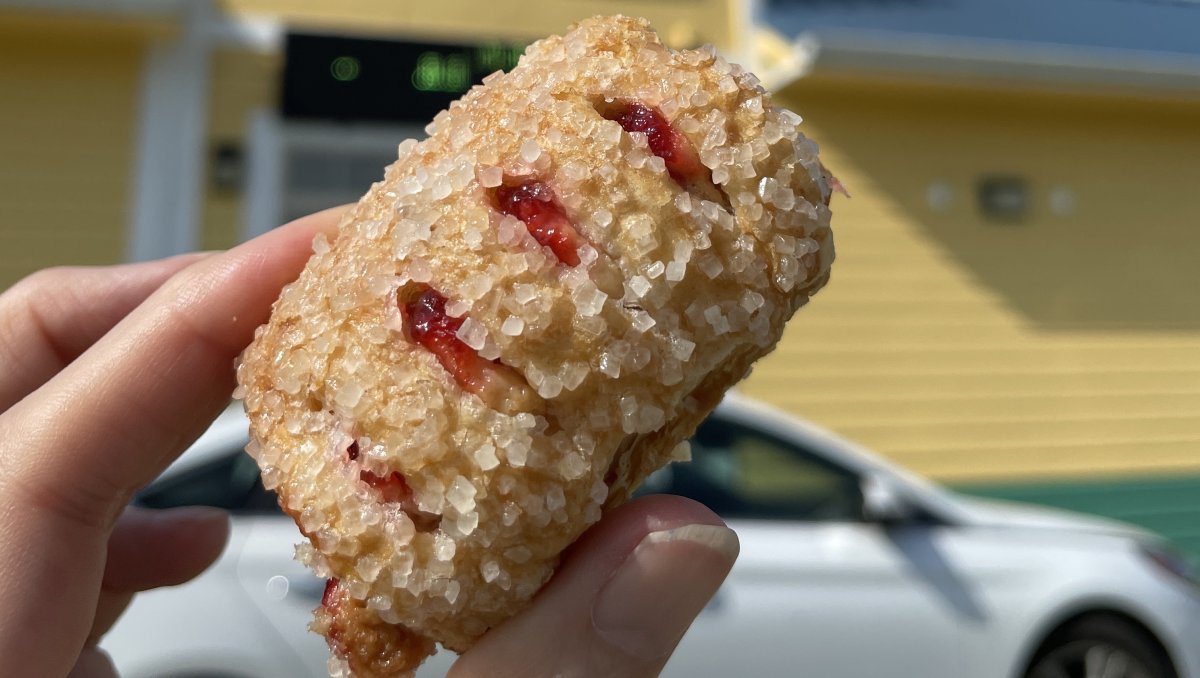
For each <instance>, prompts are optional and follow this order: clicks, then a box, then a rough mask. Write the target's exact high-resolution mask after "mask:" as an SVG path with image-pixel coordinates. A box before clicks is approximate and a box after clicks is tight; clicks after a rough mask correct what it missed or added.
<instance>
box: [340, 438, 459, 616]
mask: <svg viewBox="0 0 1200 678" xmlns="http://www.w3.org/2000/svg"><path fill="white" fill-rule="evenodd" d="M358 455H359V450H358V441H354V442H352V443H350V447H348V448H346V457H347V458H348V459H349V460H350V461H358ZM358 479H359V480H361V481H362V482H363V483H365V484H366V485H367V487H370V488H371V489H373V490H375V491H376V492H377V493H378V494H379V500H380V501H382V502H384V503H385V504H399V505H400V510H401V511H404V512H405V513H407V514H408V517H409V518H411V519H412V521H413V525H415V526H416V528H417V530H419V531H421V532H428V531H430V530H432V529H434V528H436V527H437V526H438V523H439V521H440V520H441V517H440V516H438V515H436V514H432V513H426V512H424V511H422V510H421V509H420V507H419V506H418V505H417V499H416V496H414V495H413V491H412V488H411V487H409V486H408V481H406V480H405V479H404V475H403V474H401V473H400V472H399V471H393V472H391V473H389V474H387V475H386V476H380V475H378V474H376V473H374V472H372V471H368V470H366V469H361V470H360V471H359V472H358ZM325 595H326V596H327V597H328V596H329V586H328V585H326V587H325Z"/></svg>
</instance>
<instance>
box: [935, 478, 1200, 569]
mask: <svg viewBox="0 0 1200 678" xmlns="http://www.w3.org/2000/svg"><path fill="white" fill-rule="evenodd" d="M956 489H959V490H960V491H963V492H966V493H968V494H974V495H977V496H982V497H990V498H994V499H1006V500H1010V501H1021V502H1030V503H1036V504H1045V505H1048V506H1055V507H1058V508H1063V509H1067V510H1071V511H1080V512H1084V513H1092V514H1096V515H1100V516H1106V517H1109V518H1113V519H1116V520H1122V521H1125V522H1129V523H1133V524H1135V525H1141V526H1142V527H1145V528H1146V529H1149V530H1152V531H1154V532H1156V533H1158V534H1161V535H1163V536H1165V537H1167V538H1169V539H1171V540H1172V541H1173V542H1174V543H1175V544H1176V545H1177V546H1179V547H1180V548H1182V549H1184V550H1185V551H1186V552H1188V554H1189V555H1190V556H1191V557H1192V559H1193V560H1194V561H1195V562H1197V563H1200V476H1195V475H1185V476H1183V477H1143V478H1126V479H1112V480H1104V481H1088V482H1075V483H1031V484H1016V483H1013V484H997V485H963V486H960V487H958V488H956Z"/></svg>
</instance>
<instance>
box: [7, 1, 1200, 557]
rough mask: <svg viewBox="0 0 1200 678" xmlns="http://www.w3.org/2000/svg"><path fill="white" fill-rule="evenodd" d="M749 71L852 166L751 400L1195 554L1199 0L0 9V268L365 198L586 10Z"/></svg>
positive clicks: (245, 227) (1199, 457)
mask: <svg viewBox="0 0 1200 678" xmlns="http://www.w3.org/2000/svg"><path fill="white" fill-rule="evenodd" d="M618 11H620V12H625V13H630V14H637V15H643V16H646V17H647V18H649V19H650V20H651V21H652V22H653V23H654V25H655V26H656V27H657V28H658V30H659V31H660V32H661V34H662V36H663V38H664V40H665V41H666V42H668V43H669V44H671V45H672V46H675V47H692V46H696V45H699V44H701V43H713V44H715V45H716V46H717V47H718V48H719V49H720V50H721V51H722V52H723V53H725V54H727V55H728V56H730V57H731V58H733V59H735V60H738V61H741V62H743V63H745V64H746V65H748V66H749V67H750V68H751V69H753V70H754V71H755V72H757V73H758V74H759V75H760V76H761V77H762V78H763V81H764V83H765V84H766V85H767V86H768V87H769V88H770V89H772V90H774V91H775V92H777V101H778V102H779V103H781V104H784V105H786V106H788V107H790V108H792V109H793V110H796V111H798V112H799V113H800V114H801V115H802V116H804V118H805V119H806V122H805V124H804V127H803V129H804V130H805V132H806V133H807V134H808V135H809V136H811V137H813V138H814V139H816V140H817V141H818V142H819V143H820V145H821V147H822V153H823V155H822V157H823V158H824V160H825V163H826V164H827V165H828V166H829V167H830V168H832V170H833V171H834V172H835V173H836V174H837V176H838V177H839V178H840V179H841V180H842V182H843V183H844V184H845V185H846V186H847V187H848V188H849V190H850V193H851V194H852V195H853V198H852V199H849V200H846V199H842V198H841V197H838V198H835V202H834V208H835V213H836V219H835V221H836V226H837V229H836V231H837V245H838V260H837V263H836V268H835V271H834V278H833V284H831V285H830V286H829V288H828V289H827V290H826V291H824V292H823V293H822V294H821V295H819V297H818V298H817V299H816V300H815V302H814V303H813V304H812V306H811V307H810V308H808V309H806V310H805V312H804V314H803V316H804V317H803V319H802V322H799V323H797V324H795V325H794V326H793V327H792V328H791V329H790V330H789V333H788V335H787V336H786V338H785V339H784V341H783V344H782V345H781V346H780V348H779V350H778V351H777V352H776V353H775V354H774V355H773V356H771V357H770V358H768V359H767V360H766V361H764V362H763V363H762V364H760V365H759V367H758V368H757V369H756V371H755V373H754V375H753V376H752V377H751V378H750V380H749V381H748V382H746V384H745V385H744V391H745V392H746V393H747V394H749V395H751V396H755V397H757V398H760V399H762V400H766V401H767V402H769V403H772V404H775V405H777V406H779V407H781V408H783V409H785V410H787V411H789V412H793V413H796V414H799V415H803V416H805V417H807V418H809V419H811V420H813V421H815V422H817V423H819V424H821V425H824V426H826V427H828V428H831V429H833V430H835V431H837V432H839V433H842V434H844V435H845V436H847V437H849V438H851V439H854V440H856V441H858V442H861V443H863V444H864V445H866V446H868V447H870V448H872V449H874V450H875V451H877V452H879V453H881V454H883V455H885V456H886V457H889V458H891V459H893V460H895V461H897V462H899V463H900V464H902V465H905V466H907V467H909V468H911V469H913V470H915V471H917V472H919V473H922V474H925V475H927V476H929V477H931V478H934V479H936V480H939V481H942V482H944V483H948V484H950V485H952V486H956V487H959V488H965V489H968V490H970V491H973V492H977V493H981V494H985V495H991V496H995V497H1007V498H1019V499H1023V500H1034V501H1038V502H1043V503H1049V504H1057V505H1060V506H1064V507H1069V508H1075V509H1083V510H1086V511H1090V512H1095V513H1100V514H1104V515H1108V516H1112V517H1117V518H1121V519H1125V520H1130V521H1133V522H1136V523H1140V524H1142V525H1145V526H1148V527H1150V528H1153V529H1154V530H1157V531H1159V532H1161V533H1164V534H1166V535H1168V536H1170V537H1171V538H1173V539H1174V540H1175V541H1176V543H1178V544H1179V545H1180V546H1182V547H1184V548H1185V549H1187V550H1189V551H1190V552H1191V553H1192V554H1197V553H1200V297H1198V296H1197V294H1196V290H1197V289H1198V288H1200V238H1197V237H1196V228H1197V227H1198V226H1200V201H1198V200H1197V199H1196V190H1197V186H1198V185H1200V4H1198V3H1194V2H1185V1H1177V2H1171V1H1168V0H1058V1H1057V2H1053V3H1045V2H1040V1H1038V0H1009V1H1006V2H993V1H991V0H845V1H838V0H772V1H768V2H751V1H749V0H690V1H687V2H683V1H680V0H627V1H623V2H608V1H607V0H606V1H603V2H601V1H599V0H557V1H555V2H544V3H530V2H528V1H527V0H526V1H524V2H514V1H511V0H492V1H490V2H484V3H480V2H470V1H467V0H438V1H437V2H418V1H409V0H404V1H399V0H342V1H340V2H312V1H308V0H219V1H204V0H195V1H181V0H122V1H120V2H111V3H106V4H101V3H93V2H87V1H84V0H79V1H72V0H53V1H41V2H22V1H20V0H16V1H14V0H3V1H0V92H2V93H3V95H2V96H3V100H4V102H5V103H4V105H3V106H0V148H2V149H4V153H3V154H2V155H0V176H2V177H3V181H2V183H0V288H4V287H7V286H8V285H10V284H11V283H13V282H14V281H16V280H17V279H19V278H20V277H22V276H24V275H26V274H28V273H30V272H31V271H33V270H36V269H38V268H41V267H45V266H51V265H55V264H105V263H112V262H118V261H123V260H129V259H147V258H152V257H159V256H164V255H168V254H172V253H175V252H180V251H186V250H191V249H195V248H225V247H229V246H231V245H233V244H234V243H236V242H238V241H240V240H243V239H245V238H248V237H250V236H252V235H254V234H257V233H261V232H263V231H265V230H267V229H270V228H272V227H273V226H275V225H276V224H279V223H281V222H283V221H285V220H287V219H290V218H293V217H295V216H298V215H301V214H304V213H307V212H311V211H313V210H316V209H319V208H322V207H325V206H328V205H333V204H338V203H341V202H347V201H353V200H355V199H357V197H358V196H359V195H360V194H361V193H362V192H363V191H364V190H365V188H366V187H367V186H369V184H370V183H371V182H372V181H373V180H375V179H376V178H377V177H378V176H379V175H380V168H381V167H382V166H383V165H384V164H386V163H387V162H389V161H390V160H391V159H392V158H393V157H394V155H395V147H396V144H397V143H398V141H399V140H400V139H402V138H404V137H408V136H414V135H418V136H419V135H420V134H421V133H422V131H421V130H422V128H423V126H424V124H425V123H426V122H427V121H428V120H429V119H430V117H431V116H432V114H433V113H434V112H436V111H437V110H439V109H440V108H442V107H444V106H445V105H446V104H447V103H448V102H449V101H450V100H452V99H454V98H457V96H458V95H459V94H460V93H461V92H462V91H464V90H465V89H466V88H467V87H468V86H469V85H470V84H471V83H472V82H474V81H476V80H478V79H479V78H480V77H482V76H483V75H484V74H486V73H488V72H490V71H492V70H496V69H497V68H507V67H509V66H511V65H512V64H513V63H514V62H515V59H516V57H517V56H518V55H519V52H520V50H521V49H522V47H523V45H524V44H525V43H527V42H528V41H530V40H533V39H535V38H537V37H538V36H541V35H545V34H549V33H552V32H558V31H561V30H563V29H564V27H565V26H566V25H567V24H569V23H570V22H571V21H573V20H575V19H578V18H580V17H583V16H588V15H591V14H595V13H601V12H618Z"/></svg>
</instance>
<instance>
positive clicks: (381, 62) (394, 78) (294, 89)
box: [281, 33, 525, 125]
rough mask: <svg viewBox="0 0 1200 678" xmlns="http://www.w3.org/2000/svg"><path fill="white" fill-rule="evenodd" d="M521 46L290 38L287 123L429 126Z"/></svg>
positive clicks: (510, 61)
mask: <svg viewBox="0 0 1200 678" xmlns="http://www.w3.org/2000/svg"><path fill="white" fill-rule="evenodd" d="M524 51H525V48H524V46H523V45H516V44H512V43H500V42H496V43H487V44H479V45H448V44H443V43H424V42H410V41H395V40H374V39H365V38H347V37H334V36H327V35H310V34H304V33H289V34H288V36H287V42H286V50H285V54H286V56H285V62H284V69H283V88H282V89H283V101H282V105H281V110H282V112H283V116H284V117H285V118H293V119H309V120H340V121H365V122H390V123H403V124H413V123H416V124H419V125H424V124H426V123H427V122H429V121H430V120H431V119H432V118H433V116H434V115H436V114H437V112H438V111H441V110H442V109H444V108H446V107H447V106H449V105H450V102H451V101H454V100H455V99H457V98H459V97H460V96H462V94H463V93H464V92H466V91H467V90H468V89H470V88H471V87H472V86H473V85H475V84H477V83H478V82H479V81H480V80H482V79H483V77H484V76H486V75H488V74H489V73H493V72H495V71H498V70H504V71H507V70H509V69H510V68H512V67H513V66H515V65H516V63H517V59H518V58H520V56H521V54H522V53H523V52H524Z"/></svg>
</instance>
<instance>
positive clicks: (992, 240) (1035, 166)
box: [742, 79, 1200, 482]
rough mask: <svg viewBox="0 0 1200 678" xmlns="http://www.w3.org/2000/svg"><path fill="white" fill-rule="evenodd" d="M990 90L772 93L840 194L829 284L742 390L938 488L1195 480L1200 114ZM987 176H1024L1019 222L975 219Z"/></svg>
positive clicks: (824, 87) (803, 89) (868, 87)
mask: <svg viewBox="0 0 1200 678" xmlns="http://www.w3.org/2000/svg"><path fill="white" fill-rule="evenodd" d="M998 96H999V93H997V92H986V91H982V90H981V91H974V92H972V91H966V90H951V89H947V88H933V87H918V86H916V85H904V84H896V83H891V84H886V85H884V84H879V83H867V84H864V83H858V84H857V85H856V86H855V87H849V86H846V85H844V84H839V83H837V82H834V81H821V80H819V79H816V80H811V81H809V82H807V83H806V82H805V81H801V83H800V84H798V85H797V86H795V87H794V88H793V89H792V90H790V91H789V92H787V93H785V98H786V99H787V100H788V102H789V103H791V104H793V105H794V107H795V108H797V110H798V111H799V112H800V113H801V114H802V115H804V116H805V126H806V127H807V133H809V134H811V135H812V136H813V137H814V138H815V139H816V140H817V141H818V143H820V144H821V148H822V158H823V160H824V162H825V164H826V165H827V166H828V167H830V168H831V169H832V170H833V171H834V173H835V174H837V175H838V176H839V178H840V179H841V180H842V181H843V183H845V184H846V185H847V186H848V187H849V189H850V192H851V194H852V195H853V198H851V199H849V200H847V199H845V198H843V197H841V196H836V197H835V198H834V202H833V205H832V207H833V210H834V235H835V242H836V244H837V252H838V258H837V261H836V262H835V263H834V268H833V275H832V278H831V281H830V283H829V286H828V287H827V288H826V289H825V290H823V291H821V292H820V293H819V294H818V295H817V296H816V297H815V298H814V299H813V301H812V302H811V303H810V304H809V306H808V307H807V308H805V309H802V310H801V311H800V313H799V314H798V316H797V318H796V319H795V321H794V322H793V323H792V325H791V326H790V327H789V328H788V330H787V332H786V333H785V335H784V338H783V340H782V341H781V343H780V346H779V347H778V350H777V351H776V352H775V353H773V354H772V355H771V356H768V357H767V358H766V359H765V360H763V361H762V363H761V364H760V365H759V366H758V367H757V368H756V369H755V371H754V373H753V374H752V375H751V377H750V378H749V380H748V381H747V382H746V383H745V384H744V385H743V387H742V388H743V390H744V391H745V392H746V393H747V394H749V395H751V396H755V397H758V398H761V399H764V400H767V401H768V402H771V403H773V404H775V405H777V406H779V407H782V408H783V409H786V410H788V411H791V412H793V413H796V414H798V415H801V416H804V417H807V418H809V419H811V420H813V421H815V422H816V423H818V424H821V425H824V426H826V427H828V428H831V429H833V430H835V431H837V432H839V433H841V434H843V435H845V436H847V437H850V438H852V439H854V440H856V441H859V442H861V443H863V444H865V445H867V446H868V447H871V448H873V449H875V450H877V451H879V452H881V453H883V454H884V455H886V456H888V457H891V458H893V459H895V460H897V461H898V462H900V463H902V464H905V465H907V466H909V467H911V468H913V469H914V470H916V471H918V472H920V473H924V474H927V475H930V476H933V477H935V478H938V479H942V480H952V481H958V482H970V481H977V482H987V481H989V480H1000V479H1005V480H1009V479H1015V478H1033V479H1036V478H1060V477H1069V476H1095V475H1105V476H1111V475H1116V474H1146V473H1166V472H1177V471H1182V472H1191V471H1196V472H1200V297H1196V296H1195V294H1194V293H1193V292H1192V291H1193V290H1195V289H1200V267H1197V266H1196V265H1195V262H1197V261H1200V238H1196V237H1195V234H1194V225H1195V224H1197V223H1200V203H1196V201H1193V200H1191V199H1190V194H1191V192H1192V191H1193V190H1194V187H1193V186H1192V185H1191V184H1192V181H1193V180H1194V173H1192V172H1189V168H1190V167H1192V163H1193V162H1194V160H1193V158H1195V157H1200V103H1196V102H1191V103H1188V102H1157V101H1145V102H1138V101H1136V100H1132V101H1131V100H1112V101H1109V100H1096V99H1095V98H1089V97H1083V96H1074V95H1072V96H1066V95H1052V94H1039V95H1033V94H1028V95H1026V94H1025V93H1021V95H1020V96H1012V97H1011V98H1008V99H1004V100H1000V99H997V97H998ZM1135 169H1136V172H1134V173H1133V174H1130V172H1132V171H1133V170H1135ZM987 174H1016V175H1020V176H1023V177H1025V178H1026V179H1027V180H1028V182H1029V184H1030V186H1031V192H1032V193H1031V194H1032V196H1033V203H1032V207H1031V212H1030V216H1029V218H1028V219H1027V220H1026V221H1025V222H1024V223H1022V224H1018V225H995V224H990V223H987V222H986V221H984V220H983V219H982V218H981V217H980V215H979V214H978V213H977V211H976V209H975V205H974V197H973V193H972V190H973V186H974V182H975V181H976V180H977V179H978V178H979V177H980V176H984V175H987ZM933 182H939V183H941V184H943V185H945V186H949V187H950V188H951V190H952V194H953V199H952V201H951V204H950V205H949V206H948V207H947V208H946V209H945V210H943V211H937V210H933V209H932V208H930V207H929V206H928V205H927V204H926V202H925V195H926V191H927V190H928V186H929V185H930V184H931V183H933ZM1055 186H1069V187H1070V189H1071V190H1072V191H1073V193H1074V195H1075V199H1076V208H1075V210H1074V211H1073V212H1072V213H1070V214H1062V215H1059V214H1054V213H1052V212H1051V210H1050V209H1049V207H1048V204H1049V198H1048V196H1049V193H1050V192H1051V190H1052V189H1053V188H1054V187H1055ZM1133 196H1136V199H1131V198H1132V197H1133Z"/></svg>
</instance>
